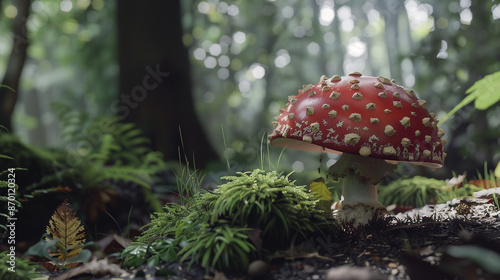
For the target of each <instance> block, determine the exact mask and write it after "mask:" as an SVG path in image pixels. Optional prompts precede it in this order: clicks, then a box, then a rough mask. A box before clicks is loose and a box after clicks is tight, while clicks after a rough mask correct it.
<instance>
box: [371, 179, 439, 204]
mask: <svg viewBox="0 0 500 280" xmlns="http://www.w3.org/2000/svg"><path fill="white" fill-rule="evenodd" d="M444 186H446V182H445V181H442V180H436V179H433V178H426V177H422V176H415V177H412V178H400V179H398V180H396V181H393V182H391V183H390V184H389V185H387V186H379V190H380V193H379V200H380V201H381V202H382V204H384V205H390V204H397V205H407V206H413V207H422V206H424V205H427V204H435V203H437V202H438V201H439V198H440V196H441V193H442V190H441V187H444Z"/></svg>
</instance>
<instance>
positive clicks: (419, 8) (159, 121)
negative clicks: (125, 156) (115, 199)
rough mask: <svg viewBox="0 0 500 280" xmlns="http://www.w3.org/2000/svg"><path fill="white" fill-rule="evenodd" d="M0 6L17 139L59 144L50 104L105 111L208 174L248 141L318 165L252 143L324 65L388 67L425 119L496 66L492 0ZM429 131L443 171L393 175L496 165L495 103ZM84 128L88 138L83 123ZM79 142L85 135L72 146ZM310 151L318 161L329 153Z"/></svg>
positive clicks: (499, 46)
mask: <svg viewBox="0 0 500 280" xmlns="http://www.w3.org/2000/svg"><path fill="white" fill-rule="evenodd" d="M0 4H1V13H0V38H1V39H0V78H1V79H2V84H3V85H7V86H10V87H12V88H13V89H15V90H16V93H15V94H14V93H12V92H11V91H10V90H9V89H8V88H0V124H1V125H3V126H5V127H8V128H10V130H11V131H12V133H14V134H16V135H19V136H20V137H21V139H23V141H25V142H26V143H30V144H32V145H39V146H44V147H59V148H61V147H64V142H63V140H62V137H61V136H62V131H61V126H60V122H61V121H63V120H62V119H61V116H60V115H59V116H58V114H57V108H58V105H54V103H55V104H59V107H60V106H61V104H64V105H66V106H69V108H71V110H74V111H75V112H84V113H85V114H86V116H87V117H88V119H89V120H92V119H96V118H98V117H103V116H104V117H112V116H116V117H118V118H119V119H120V121H123V122H133V123H136V124H137V125H138V127H139V128H140V129H142V131H143V132H144V135H145V136H146V137H148V138H149V139H150V140H151V144H152V147H153V148H154V149H156V150H159V151H161V152H163V154H164V156H165V159H166V160H167V161H173V162H177V161H178V158H179V147H180V146H182V143H183V148H181V154H182V155H184V154H186V157H187V158H188V159H189V160H190V161H192V159H193V158H194V159H195V160H194V161H195V162H196V167H197V168H201V169H204V170H205V171H206V172H208V175H209V176H208V177H207V179H212V180H214V181H216V180H217V179H218V178H219V177H220V176H221V175H224V174H226V173H228V172H230V173H232V172H234V171H241V170H251V169H253V168H256V167H259V166H260V158H261V153H262V151H263V153H264V154H265V155H264V162H265V165H267V162H268V160H269V161H270V162H271V164H273V165H274V166H275V167H276V166H277V163H278V159H279V166H277V168H278V169H279V170H280V171H281V170H283V171H292V170H295V171H296V174H295V175H294V176H296V177H299V178H300V177H301V176H302V177H310V178H314V177H317V176H318V174H317V172H318V171H317V170H318V167H320V162H319V158H320V155H317V154H311V153H308V152H298V151H293V152H290V151H284V152H283V154H282V155H281V156H280V153H281V152H282V151H281V150H280V149H278V148H275V147H269V148H267V147H266V145H265V144H266V137H267V133H269V132H270V131H271V122H272V120H273V117H274V116H275V115H276V114H277V113H278V111H279V108H282V107H284V105H285V103H286V102H287V97H288V96H289V95H294V94H296V92H297V90H298V89H299V88H301V87H302V84H309V83H316V82H318V81H319V79H320V76H321V75H323V74H325V75H327V76H332V75H334V74H340V75H345V74H348V73H350V72H353V71H359V72H361V73H363V74H366V75H372V76H378V75H382V76H387V77H391V78H394V79H395V80H396V82H397V83H399V84H401V85H403V86H404V87H407V88H412V89H414V90H415V91H416V92H417V93H418V95H419V96H420V98H421V99H425V100H427V108H428V109H429V111H431V112H435V113H436V116H437V118H438V119H440V118H441V117H443V116H444V115H445V114H446V113H447V112H448V111H449V110H450V109H451V108H453V107H454V106H455V105H456V104H458V103H459V102H460V100H462V99H463V98H464V97H465V96H466V95H465V91H466V90H467V88H469V87H470V86H471V85H472V84H473V83H474V82H475V81H477V80H479V79H480V78H482V77H483V76H485V75H487V74H491V73H493V72H496V71H499V70H500V40H499V38H500V3H499V1H471V0H440V1H416V0H406V1H399V0H389V1H386V0H370V1H364V0H353V1H345V0H336V1H334V0H315V1H310V0H290V1H271V0H268V1H249V0H237V1H222V0H203V1H195V0H183V1H180V0H177V1H173V0H172V1H170V0H169V1H104V0H62V1H59V0H58V1H55V0H17V1H14V0H11V1H9V0H2V1H0ZM442 128H443V129H444V130H445V131H446V136H445V139H447V141H448V144H447V146H446V151H447V153H448V157H447V159H446V162H445V167H444V168H441V169H439V170H438V171H436V172H429V170H425V169H420V168H417V167H409V166H408V165H405V166H403V167H400V174H403V175H405V174H406V175H415V174H424V175H427V176H431V177H441V178H449V177H451V176H452V174H453V172H455V173H457V174H461V173H463V172H468V173H469V174H472V175H476V172H477V171H480V172H481V173H482V170H483V166H484V164H485V163H487V165H488V167H489V168H494V167H495V166H496V164H497V163H498V162H499V161H500V106H492V107H491V108H489V109H488V110H485V111H478V110H476V109H474V107H473V106H472V105H469V106H467V107H465V108H464V109H462V110H460V111H459V112H458V113H457V114H455V116H454V117H453V118H452V119H450V120H448V121H447V122H446V123H444V125H443V126H442ZM180 130H181V131H182V137H181V134H180ZM87 136H88V137H87V141H88V142H89V143H90V144H92V141H91V140H92V139H93V138H92V137H98V134H92V135H87ZM181 139H182V143H181ZM85 149H87V150H88V149H92V146H91V145H80V146H79V148H78V150H77V152H78V153H85ZM268 150H269V155H268V154H267V153H268ZM322 157H323V159H322V164H323V167H322V169H323V170H326V167H325V164H326V165H330V164H332V163H333V162H334V160H335V157H334V156H333V155H323V156H322ZM226 159H227V161H228V162H229V166H230V169H231V170H227V165H226ZM191 163H193V162H191ZM303 183H305V182H303Z"/></svg>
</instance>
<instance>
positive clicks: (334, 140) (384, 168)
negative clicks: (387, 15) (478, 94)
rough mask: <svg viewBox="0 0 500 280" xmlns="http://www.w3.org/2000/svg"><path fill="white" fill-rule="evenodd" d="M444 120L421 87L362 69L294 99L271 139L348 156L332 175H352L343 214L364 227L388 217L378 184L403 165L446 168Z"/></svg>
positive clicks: (345, 191)
mask: <svg viewBox="0 0 500 280" xmlns="http://www.w3.org/2000/svg"><path fill="white" fill-rule="evenodd" d="M437 123H438V120H437V119H436V118H435V117H434V114H433V113H429V112H428V111H427V109H426V102H425V101H424V100H420V99H418V98H417V96H416V94H415V92H414V91H413V90H409V89H404V88H403V87H401V86H399V85H397V84H396V83H395V82H394V80H389V79H387V78H384V77H370V76H363V75H361V73H359V72H354V73H351V74H349V75H348V76H344V77H341V76H338V75H335V76H333V77H331V78H328V77H326V76H322V77H321V79H320V81H319V83H317V84H315V85H305V86H304V87H303V89H302V90H299V94H298V95H297V96H290V97H289V102H288V103H287V105H286V108H285V109H284V110H283V109H282V110H281V111H280V114H279V115H278V116H277V117H276V121H275V122H273V127H274V131H273V132H272V134H271V135H269V137H268V138H269V143H270V144H271V145H274V146H278V147H286V148H291V149H297V150H305V151H316V152H329V153H337V154H342V155H341V157H340V159H339V160H338V161H337V162H336V163H335V164H334V165H332V166H331V167H330V168H329V170H328V172H329V173H330V174H331V175H332V177H333V178H334V179H337V178H344V182H343V187H342V195H343V197H344V200H343V203H342V207H341V209H340V211H339V213H338V216H337V217H338V218H339V219H340V220H341V222H343V223H344V224H350V225H352V226H354V227H358V226H360V225H363V224H366V223H368V222H369V221H370V220H372V219H374V218H378V217H380V216H381V215H383V214H385V207H384V206H383V205H382V204H381V203H380V202H379V201H378V190H377V186H376V184H377V183H378V182H380V180H381V179H382V178H383V177H384V176H385V175H386V174H387V173H389V172H392V171H393V170H394V169H395V168H396V164H397V163H398V162H409V163H414V164H419V165H424V166H427V167H430V168H432V169H436V168H439V167H441V166H442V165H443V162H444V158H445V155H446V154H445V153H444V151H443V148H444V145H445V143H446V140H444V139H441V137H442V136H443V135H444V131H443V130H441V129H440V128H438V127H437Z"/></svg>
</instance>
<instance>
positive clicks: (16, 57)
mask: <svg viewBox="0 0 500 280" xmlns="http://www.w3.org/2000/svg"><path fill="white" fill-rule="evenodd" d="M16 2H17V16H16V17H15V18H14V19H13V20H12V34H13V38H12V51H11V53H10V57H9V61H8V63H7V69H6V70H5V75H4V77H3V81H2V85H4V86H8V87H10V88H8V87H0V125H3V126H4V127H6V128H7V129H8V130H9V131H11V130H12V113H13V112H14V106H15V105H16V101H17V95H18V94H19V93H18V88H19V79H20V77H21V72H22V71H23V67H24V61H25V60H26V49H27V48H28V35H27V30H26V21H27V19H28V15H29V8H30V0H18V1H16ZM11 89H12V90H14V91H15V92H13V91H12V90H11Z"/></svg>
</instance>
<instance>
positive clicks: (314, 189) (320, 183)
mask: <svg viewBox="0 0 500 280" xmlns="http://www.w3.org/2000/svg"><path fill="white" fill-rule="evenodd" d="M309 192H310V193H313V194H314V195H315V196H316V197H317V198H318V199H319V200H327V201H331V200H333V197H332V192H331V191H330V190H329V189H328V187H327V186H326V184H325V179H323V178H322V177H320V178H318V179H316V180H314V181H312V182H311V184H309Z"/></svg>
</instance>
